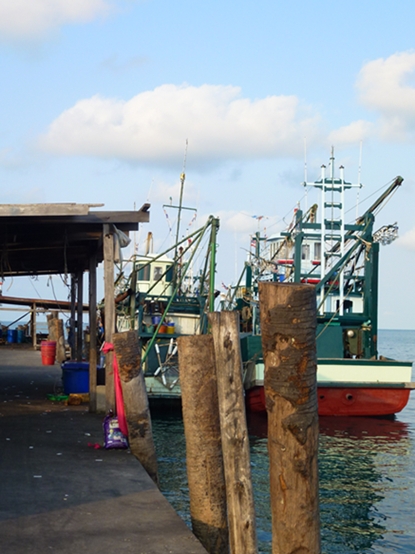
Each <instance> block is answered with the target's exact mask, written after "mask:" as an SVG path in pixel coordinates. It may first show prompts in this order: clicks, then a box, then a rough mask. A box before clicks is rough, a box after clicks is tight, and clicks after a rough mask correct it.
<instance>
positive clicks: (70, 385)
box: [61, 361, 89, 394]
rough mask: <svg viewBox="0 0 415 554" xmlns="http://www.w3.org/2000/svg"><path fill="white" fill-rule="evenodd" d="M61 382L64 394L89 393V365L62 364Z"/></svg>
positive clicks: (85, 363) (82, 363)
mask: <svg viewBox="0 0 415 554" xmlns="http://www.w3.org/2000/svg"><path fill="white" fill-rule="evenodd" d="M61 367H62V382H63V390H64V392H65V394H73V393H86V392H89V363H88V362H74V361H69V362H64V363H63V364H62V365H61Z"/></svg>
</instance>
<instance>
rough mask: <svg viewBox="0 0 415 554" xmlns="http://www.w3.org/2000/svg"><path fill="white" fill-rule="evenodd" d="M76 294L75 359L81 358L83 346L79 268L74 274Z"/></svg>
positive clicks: (82, 287)
mask: <svg viewBox="0 0 415 554" xmlns="http://www.w3.org/2000/svg"><path fill="white" fill-rule="evenodd" d="M76 284H77V294H76V323H77V325H76V359H77V360H78V361H81V360H82V346H83V333H84V330H83V316H84V311H83V303H84V273H83V271H82V270H79V271H78V272H77V274H76Z"/></svg>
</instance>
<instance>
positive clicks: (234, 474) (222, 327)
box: [208, 312, 257, 554]
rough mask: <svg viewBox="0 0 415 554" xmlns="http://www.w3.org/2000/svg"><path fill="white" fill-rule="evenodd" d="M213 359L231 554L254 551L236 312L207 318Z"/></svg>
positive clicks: (246, 432)
mask: <svg viewBox="0 0 415 554" xmlns="http://www.w3.org/2000/svg"><path fill="white" fill-rule="evenodd" d="M208 318H209V323H210V324H211V328H212V336H213V343H214V348H215V358H216V378H217V383H218V399H219V414H220V426H221V437H222V451H223V464H224V469H225V480H226V496H227V505H228V525H229V541H230V552H231V554H254V553H256V552H257V538H256V529H255V509H254V497H253V490H252V481H251V466H250V459H249V440H248V429H247V424H246V414H245V402H244V391H243V384H242V358H241V348H240V339H239V315H238V312H221V313H218V312H213V313H210V314H209V315H208Z"/></svg>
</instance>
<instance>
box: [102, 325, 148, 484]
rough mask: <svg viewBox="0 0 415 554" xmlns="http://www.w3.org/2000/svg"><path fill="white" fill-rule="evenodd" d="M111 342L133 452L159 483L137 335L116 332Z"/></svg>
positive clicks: (134, 333)
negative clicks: (115, 357) (115, 358)
mask: <svg viewBox="0 0 415 554" xmlns="http://www.w3.org/2000/svg"><path fill="white" fill-rule="evenodd" d="M112 339H113V345H114V352H115V355H116V356H117V362H118V372H119V375H120V381H121V388H122V394H123V400H124V409H125V417H126V419H127V426H128V441H129V444H130V449H131V452H132V453H133V454H134V456H135V457H136V458H137V459H138V460H139V461H140V463H141V465H142V466H143V467H144V469H145V470H146V471H147V473H148V474H149V475H150V477H151V478H152V479H153V481H154V482H155V483H156V484H158V476H157V456H156V449H155V447H154V441H153V433H152V429H151V417H150V410H149V407H148V397H147V391H146V385H145V382H144V375H143V372H142V369H141V350H140V343H139V340H138V336H137V333H136V332H135V331H126V332H124V333H114V334H113V336H112Z"/></svg>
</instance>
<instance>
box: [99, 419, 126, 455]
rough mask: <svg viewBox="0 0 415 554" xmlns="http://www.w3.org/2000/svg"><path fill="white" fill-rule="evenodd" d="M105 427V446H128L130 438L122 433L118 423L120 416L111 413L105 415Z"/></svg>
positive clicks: (108, 447)
mask: <svg viewBox="0 0 415 554" xmlns="http://www.w3.org/2000/svg"><path fill="white" fill-rule="evenodd" d="M102 426H103V428H104V447H105V448H107V449H110V448H128V439H127V437H126V436H125V435H124V434H123V433H122V431H121V429H120V428H119V425H118V418H117V417H114V416H113V415H112V414H111V413H110V414H108V415H107V416H105V418H104V422H103V424H102Z"/></svg>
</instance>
